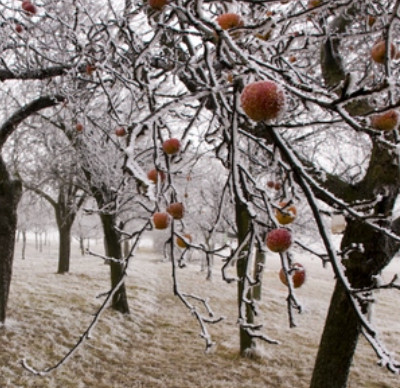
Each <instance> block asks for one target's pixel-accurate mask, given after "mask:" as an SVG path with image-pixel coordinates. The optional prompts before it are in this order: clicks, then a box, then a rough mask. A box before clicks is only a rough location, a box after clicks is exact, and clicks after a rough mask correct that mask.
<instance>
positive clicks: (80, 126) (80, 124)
mask: <svg viewBox="0 0 400 388" xmlns="http://www.w3.org/2000/svg"><path fill="white" fill-rule="evenodd" d="M75 128H76V130H77V131H78V132H82V131H83V124H82V123H76V125H75Z"/></svg>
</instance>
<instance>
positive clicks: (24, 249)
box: [21, 230, 26, 260]
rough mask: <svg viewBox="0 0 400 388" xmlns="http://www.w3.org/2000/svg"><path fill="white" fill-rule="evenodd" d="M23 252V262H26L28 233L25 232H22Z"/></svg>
mask: <svg viewBox="0 0 400 388" xmlns="http://www.w3.org/2000/svg"><path fill="white" fill-rule="evenodd" d="M21 233H22V252H21V256H22V260H25V258H26V256H25V252H26V231H25V230H23V231H22V232H21Z"/></svg>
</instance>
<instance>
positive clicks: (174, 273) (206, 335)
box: [169, 223, 224, 351]
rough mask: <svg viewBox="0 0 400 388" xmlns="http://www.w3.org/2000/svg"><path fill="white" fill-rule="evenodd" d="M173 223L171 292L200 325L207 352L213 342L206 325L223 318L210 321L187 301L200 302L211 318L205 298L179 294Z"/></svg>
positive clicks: (210, 311) (211, 314)
mask: <svg viewBox="0 0 400 388" xmlns="http://www.w3.org/2000/svg"><path fill="white" fill-rule="evenodd" d="M174 233H175V232H174V223H172V225H171V238H170V239H169V244H170V248H171V249H170V254H171V267H172V268H171V269H172V274H171V275H172V282H173V291H174V295H175V296H177V297H178V298H179V299H180V300H181V301H182V303H183V304H184V306H185V307H187V308H188V309H189V310H190V312H191V314H192V315H193V316H194V317H195V318H196V320H197V322H198V323H199V325H200V329H201V333H200V336H201V337H202V338H203V339H204V340H205V343H206V349H205V350H206V351H208V350H209V349H210V348H211V347H212V346H213V345H214V342H213V341H212V338H211V335H210V334H209V332H208V330H207V326H206V323H208V324H214V323H218V322H220V321H222V320H223V319H224V318H223V317H218V318H215V319H210V318H208V317H204V316H203V315H202V314H201V313H200V312H199V310H198V309H197V308H196V307H195V306H194V305H193V304H191V303H190V302H189V300H188V299H195V300H198V301H201V302H202V303H203V305H204V306H205V308H206V310H207V313H208V314H209V316H210V317H212V316H213V313H212V310H211V308H210V307H209V305H208V301H207V300H206V299H205V298H201V297H199V296H196V295H192V294H188V293H184V292H181V291H180V289H179V284H178V277H177V266H178V265H177V260H176V258H175V253H174V244H173V238H172V237H173V236H174Z"/></svg>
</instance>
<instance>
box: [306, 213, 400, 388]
mask: <svg viewBox="0 0 400 388" xmlns="http://www.w3.org/2000/svg"><path fill="white" fill-rule="evenodd" d="M398 224H399V221H398V220H397V221H396V222H395V223H393V225H392V228H393V230H395V231H396V232H397V233H398ZM385 226H386V227H387V226H388V225H385ZM352 244H362V246H363V250H353V251H350V253H349V254H348V258H347V259H345V260H343V264H344V266H345V267H346V276H347V278H348V279H349V281H350V283H351V285H352V286H353V287H354V288H363V287H369V286H372V282H373V276H374V275H377V274H379V273H380V272H381V271H382V269H383V268H384V267H385V266H386V265H387V264H388V263H389V262H390V261H391V259H392V258H393V256H394V254H395V253H396V251H397V250H398V248H399V244H397V243H395V242H394V241H393V240H391V239H390V238H388V237H387V236H385V235H384V234H383V233H381V232H378V231H376V230H373V229H372V228H371V227H370V226H369V225H368V224H365V223H362V222H359V221H349V223H348V225H347V227H346V230H345V234H344V236H343V240H342V244H341V249H342V250H346V249H347V248H349V247H350V246H354V245H352ZM369 307H370V306H369V305H368V304H367V303H365V304H363V305H360V309H361V311H362V313H363V314H366V315H367V313H368V309H369ZM360 330H361V326H360V319H359V318H358V316H357V314H356V312H355V310H354V307H353V304H352V302H351V300H350V298H349V296H348V295H347V293H346V290H345V289H344V286H343V285H342V284H341V283H340V282H339V281H338V282H337V283H336V286H335V290H334V293H333V295H332V299H331V304H330V306H329V311H328V315H327V318H326V322H325V327H324V332H323V334H322V338H321V342H320V346H319V349H318V354H317V358H316V362H315V367H314V372H313V376H312V380H311V385H310V388H322V387H326V382H327V381H329V387H330V388H344V387H346V386H347V379H348V375H349V370H350V366H351V363H352V360H353V355H354V352H355V349H356V345H357V342H358V338H359V335H360Z"/></svg>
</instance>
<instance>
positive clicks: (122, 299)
mask: <svg viewBox="0 0 400 388" xmlns="http://www.w3.org/2000/svg"><path fill="white" fill-rule="evenodd" d="M114 218H115V217H114V216H113V215H110V214H101V215H100V219H101V223H102V225H103V232H104V244H105V248H106V254H107V256H109V257H111V258H113V259H116V260H119V259H122V258H123V256H122V249H121V244H120V239H119V237H120V236H119V233H118V232H117V231H116V229H115V228H114V225H115V219H114ZM110 271H111V287H112V288H114V287H115V286H116V285H117V284H118V283H119V282H120V280H121V278H122V276H123V274H124V268H123V265H122V264H120V263H115V262H113V261H111V262H110ZM111 307H112V308H113V309H114V310H117V311H119V312H121V313H123V314H129V305H128V297H127V294H126V288H125V284H124V283H122V285H121V286H120V287H119V289H118V290H117V291H116V293H115V294H114V296H113V300H112V304H111Z"/></svg>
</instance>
